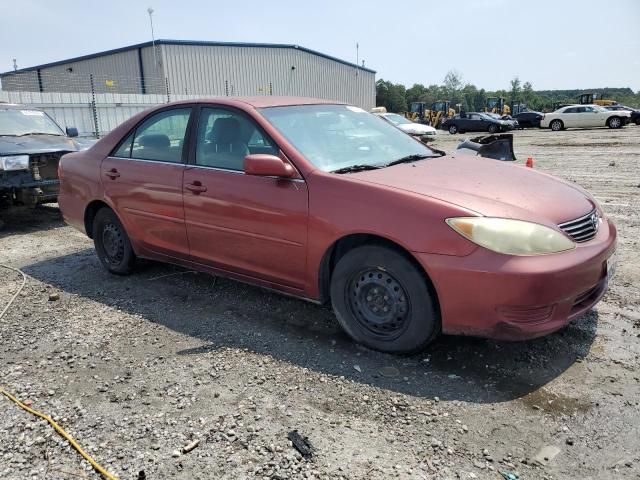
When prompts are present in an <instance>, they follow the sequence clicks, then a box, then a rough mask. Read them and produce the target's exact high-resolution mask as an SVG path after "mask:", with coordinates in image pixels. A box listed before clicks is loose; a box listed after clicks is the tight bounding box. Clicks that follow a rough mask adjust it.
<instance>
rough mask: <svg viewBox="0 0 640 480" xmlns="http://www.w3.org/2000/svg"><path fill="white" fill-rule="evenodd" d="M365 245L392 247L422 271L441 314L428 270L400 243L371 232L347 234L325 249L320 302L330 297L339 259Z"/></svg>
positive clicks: (320, 283)
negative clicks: (332, 278) (333, 275)
mask: <svg viewBox="0 0 640 480" xmlns="http://www.w3.org/2000/svg"><path fill="white" fill-rule="evenodd" d="M363 245H378V246H381V247H387V248H390V249H392V250H394V251H396V252H398V253H400V254H401V255H403V256H404V257H405V258H406V259H407V260H409V261H410V262H411V263H412V264H413V265H414V266H415V267H416V268H418V270H419V271H420V272H422V274H423V276H424V279H425V281H426V282H427V287H428V288H429V291H430V293H431V294H432V296H433V299H434V304H435V308H436V311H437V314H438V316H440V301H439V298H438V292H437V290H436V288H435V285H434V284H433V281H432V280H431V277H430V276H429V274H428V272H427V271H426V270H425V269H424V267H423V266H422V264H421V263H420V262H419V261H418V260H417V259H416V257H415V256H413V254H412V253H411V252H410V251H409V250H407V248H405V247H404V246H402V245H400V244H399V243H397V242H395V241H393V240H390V239H388V238H385V237H382V236H380V235H375V234H370V233H352V234H349V235H345V236H343V237H341V238H339V239H337V240H336V241H335V242H333V244H331V246H329V248H328V249H327V250H326V251H325V253H324V255H323V256H322V260H321V261H320V268H319V272H318V288H319V291H320V302H321V303H327V302H328V301H329V299H330V296H331V295H330V293H329V292H330V285H331V276H332V274H333V271H334V269H335V267H336V265H337V264H338V261H339V260H340V259H341V258H342V257H344V255H346V254H347V253H348V252H349V251H351V250H353V249H355V248H357V247H361V246H363Z"/></svg>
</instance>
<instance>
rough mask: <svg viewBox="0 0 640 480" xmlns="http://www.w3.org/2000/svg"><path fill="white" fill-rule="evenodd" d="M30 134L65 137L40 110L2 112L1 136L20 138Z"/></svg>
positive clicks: (0, 113)
mask: <svg viewBox="0 0 640 480" xmlns="http://www.w3.org/2000/svg"><path fill="white" fill-rule="evenodd" d="M30 133H43V134H47V135H64V133H63V132H62V130H60V127H58V125H56V123H55V122H54V121H53V120H51V118H50V117H49V116H48V115H47V114H46V113H44V112H41V111H40V110H29V109H28V108H25V109H24V110H19V109H6V110H0V135H11V136H19V135H28V134H30Z"/></svg>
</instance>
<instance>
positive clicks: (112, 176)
mask: <svg viewBox="0 0 640 480" xmlns="http://www.w3.org/2000/svg"><path fill="white" fill-rule="evenodd" d="M104 174H105V175H106V176H107V177H109V178H110V179H111V180H115V179H116V178H118V177H119V176H120V174H119V173H118V170H116V169H115V168H112V169H111V170H109V171H108V172H104Z"/></svg>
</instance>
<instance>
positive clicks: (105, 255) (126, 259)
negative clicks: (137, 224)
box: [93, 208, 136, 275]
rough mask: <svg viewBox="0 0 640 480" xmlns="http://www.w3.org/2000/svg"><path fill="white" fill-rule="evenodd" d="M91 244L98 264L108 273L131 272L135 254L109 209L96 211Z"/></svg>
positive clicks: (116, 218)
mask: <svg viewBox="0 0 640 480" xmlns="http://www.w3.org/2000/svg"><path fill="white" fill-rule="evenodd" d="M93 243H94V245H95V247H96V253H97V254H98V258H99V259H100V262H101V263H102V265H103V266H104V268H106V269H107V270H108V271H110V272H111V273H115V274H116V275H128V274H130V273H131V272H132V270H133V265H134V263H135V261H136V254H135V253H134V251H133V248H132V247H131V242H130V241H129V236H128V235H127V232H126V231H125V229H124V227H123V226H122V223H120V220H119V219H118V217H117V215H116V214H115V213H114V212H113V210H111V209H110V208H102V209H100V210H98V213H96V216H95V218H94V219H93Z"/></svg>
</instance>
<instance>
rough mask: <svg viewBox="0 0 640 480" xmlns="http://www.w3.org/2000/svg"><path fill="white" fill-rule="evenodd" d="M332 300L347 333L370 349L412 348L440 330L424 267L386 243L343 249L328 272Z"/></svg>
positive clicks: (398, 350) (403, 351)
mask: <svg viewBox="0 0 640 480" xmlns="http://www.w3.org/2000/svg"><path fill="white" fill-rule="evenodd" d="M331 303H332V305H333V310H334V312H335V314H336V317H337V318H338V321H339V323H340V325H341V326H342V327H343V328H344V330H345V331H346V332H347V333H348V334H349V335H350V336H351V338H353V339H354V340H355V341H356V342H358V343H361V344H362V345H365V346H367V347H369V348H373V349H375V350H380V351H383V352H389V353H401V354H409V353H414V352H417V351H420V350H422V349H423V348H424V347H425V346H426V345H427V344H428V343H429V342H431V341H432V340H433V339H434V338H435V337H436V336H437V335H438V334H439V333H440V318H439V314H438V311H437V307H436V304H437V303H436V299H435V294H434V293H432V289H431V288H430V286H429V284H428V282H427V279H426V278H425V275H424V273H423V272H422V271H421V270H420V269H419V268H418V267H417V266H416V265H414V263H413V262H412V261H411V260H410V259H408V258H407V257H406V256H405V255H403V254H402V253H400V252H398V251H396V250H394V249H391V248H388V247H383V246H376V245H365V246H362V247H358V248H355V249H353V250H351V251H349V252H348V253H347V254H345V255H344V256H343V257H342V258H341V259H340V260H339V261H338V264H337V265H336V267H335V270H334V272H333V274H332V276H331Z"/></svg>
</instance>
